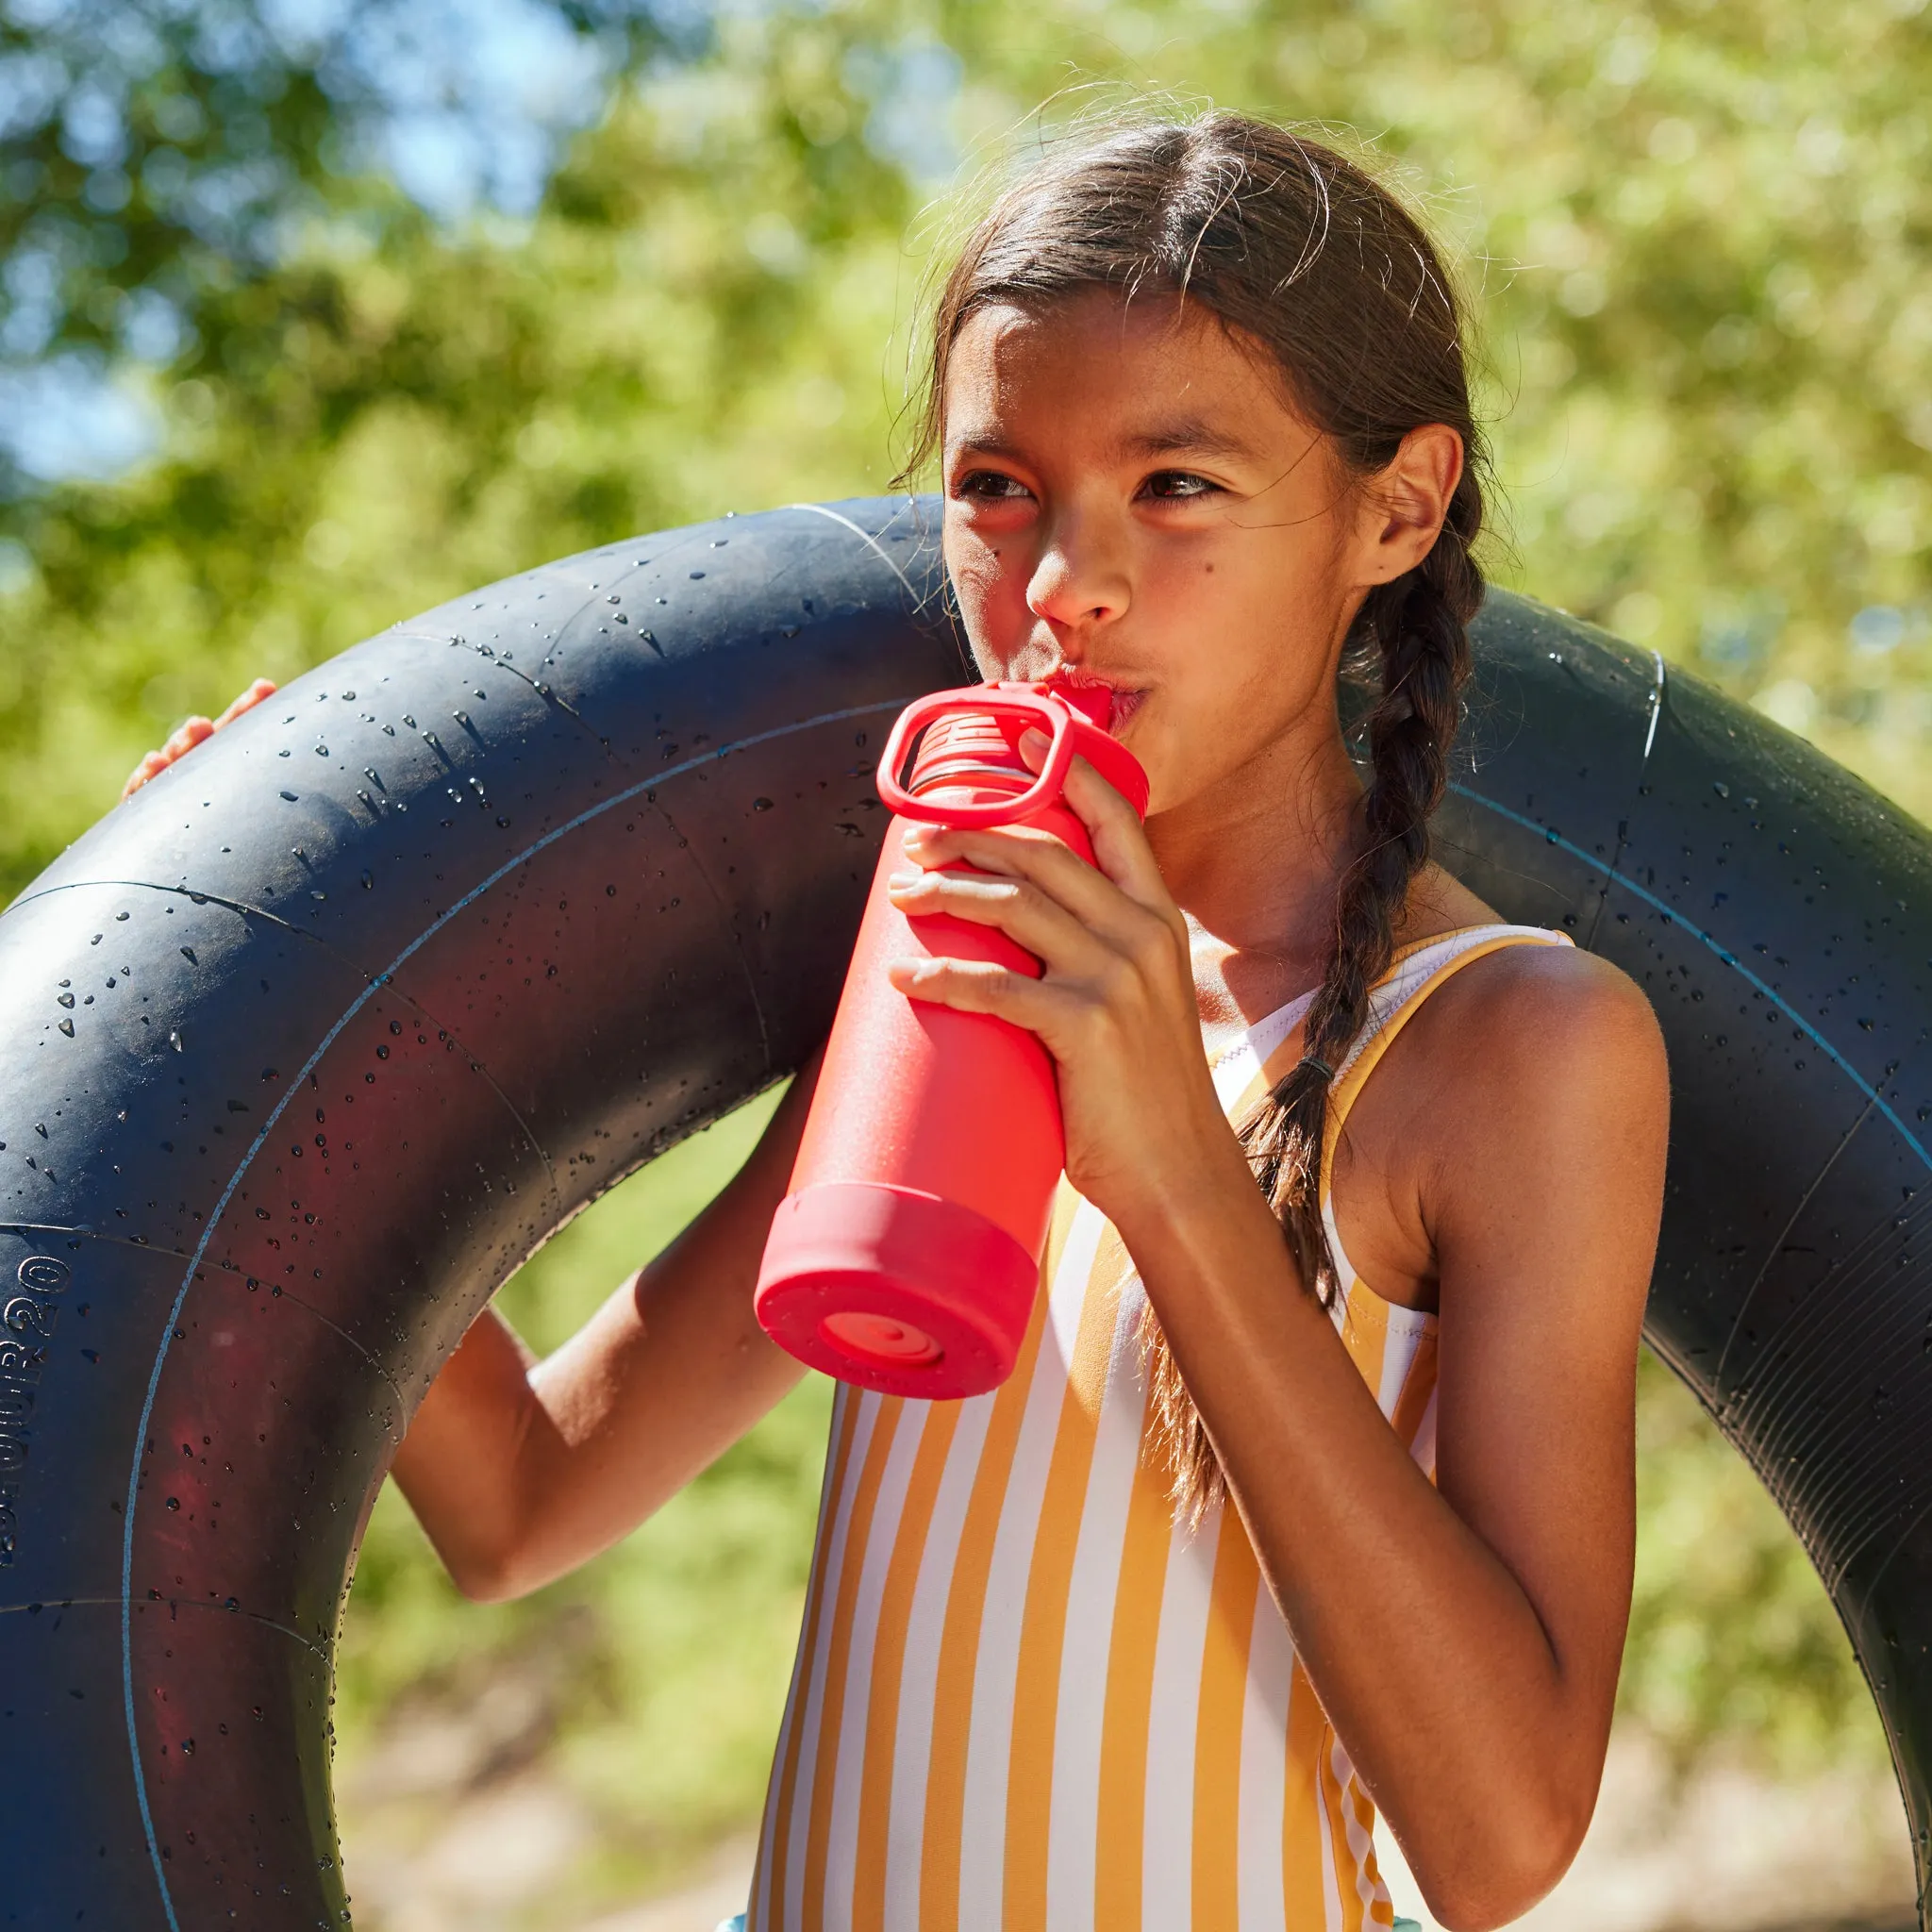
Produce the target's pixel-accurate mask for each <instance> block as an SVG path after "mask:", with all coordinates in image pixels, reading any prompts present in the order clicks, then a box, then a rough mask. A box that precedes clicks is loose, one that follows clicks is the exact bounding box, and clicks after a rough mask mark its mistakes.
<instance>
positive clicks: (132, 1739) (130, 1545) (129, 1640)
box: [121, 511, 912, 1932]
mask: <svg viewBox="0 0 1932 1932" xmlns="http://www.w3.org/2000/svg"><path fill="white" fill-rule="evenodd" d="M826 514H827V515H830V514H831V512H829V511H827V512H826ZM837 521H839V522H841V523H842V522H843V521H844V519H843V518H839V519H837ZM853 527H854V528H855V529H857V528H858V525H853ZM859 534H860V535H861V536H863V535H864V532H863V531H860V532H859ZM874 548H875V549H876V548H877V546H876V545H874ZM881 555H883V553H881ZM886 560H887V562H889V563H890V562H891V558H887V559H886ZM894 569H895V571H896V569H897V566H896V565H895V566H894ZM900 581H901V582H902V583H903V582H905V578H904V575H903V574H902V575H900ZM909 588H910V586H909V585H908V589H909ZM911 702H912V700H911V699H910V698H907V697H897V698H881V699H879V700H878V701H876V702H875V703H873V704H869V705H848V706H847V707H845V708H843V709H842V710H837V711H822V712H820V713H819V714H818V715H817V716H816V717H812V718H802V719H800V720H799V721H798V722H797V723H796V724H779V725H774V727H773V728H772V729H771V730H769V731H758V732H754V733H753V734H752V735H751V736H750V737H749V738H739V739H734V740H733V741H731V742H730V743H729V744H721V745H719V746H718V747H717V748H716V750H714V751H708V752H706V753H705V754H704V756H703V757H702V758H686V759H685V760H684V761H683V762H682V763H681V764H675V765H670V766H667V767H666V768H665V769H664V770H663V771H661V772H658V773H655V774H653V775H652V776H651V777H649V778H647V779H642V780H640V781H639V783H637V784H635V785H630V786H626V787H625V789H624V790H623V791H617V792H613V793H612V794H611V796H610V797H608V798H604V799H599V800H598V802H597V803H596V804H595V805H593V806H590V807H588V808H586V809H584V810H583V811H580V812H579V813H578V814H577V815H576V817H575V818H573V819H567V820H565V822H564V823H563V824H560V825H558V826H557V827H556V828H555V829H554V830H552V831H549V832H546V833H544V835H543V836H542V838H541V839H538V840H535V841H532V842H531V843H530V844H528V845H526V846H525V848H524V849H523V851H521V852H519V853H518V854H517V855H516V857H515V858H508V859H506V860H505V861H504V862H503V864H501V865H500V866H498V867H497V868H496V870H495V871H494V872H492V873H491V874H489V876H488V877H487V878H485V879H483V880H482V881H481V882H480V883H478V884H477V885H475V886H473V887H471V889H470V890H469V891H467V892H465V893H464V894H463V895H462V896H461V897H460V898H459V899H458V900H456V901H455V902H454V903H453V904H452V905H450V906H448V907H447V908H444V909H443V910H442V911H441V912H439V913H438V914H437V915H436V917H435V918H434V919H432V920H431V921H430V922H429V924H427V925H425V927H424V928H423V930H422V931H421V932H420V933H418V934H417V935H416V937H415V938H414V939H412V940H411V941H409V943H408V945H407V946H405V947H404V948H403V949H402V951H401V952H400V953H398V954H397V955H396V956H395V958H393V959H391V961H390V963H389V964H388V966H386V967H385V968H384V969H383V971H382V972H380V973H378V974H375V976H374V977H373V978H372V979H371V980H370V981H369V983H368V985H366V986H365V987H364V988H363V989H362V991H360V992H358V994H357V995H356V997H355V998H354V999H353V1000H351V1001H350V1003H349V1005H348V1008H347V1009H346V1010H345V1011H344V1012H343V1013H342V1015H341V1018H340V1019H338V1020H337V1021H336V1023H335V1024H334V1025H332V1026H331V1027H330V1028H329V1029H328V1031H327V1032H326V1033H325V1034H324V1035H323V1037H322V1040H321V1041H320V1042H319V1043H318V1044H317V1046H316V1048H315V1051H314V1052H313V1053H311V1054H310V1055H309V1056H308V1058H307V1059H306V1060H305V1061H304V1062H303V1063H302V1066H301V1068H300V1070H299V1071H298V1072H297V1073H296V1074H295V1077H294V1078H293V1079H292V1080H291V1081H290V1082H289V1084H288V1086H287V1087H286V1088H284V1089H283V1090H282V1097H281V1098H280V1099H279V1100H277V1101H276V1102H275V1107H274V1108H272V1109H271V1111H270V1113H269V1116H268V1118H267V1119H266V1120H265V1121H264V1122H263V1123H262V1125H261V1131H260V1132H259V1133H258V1134H257V1135H256V1137H255V1139H254V1140H253V1141H250V1142H249V1144H248V1151H247V1153H245V1154H244V1155H243V1156H242V1160H241V1164H240V1165H239V1166H238V1167H237V1168H236V1169H235V1172H234V1173H233V1174H231V1175H230V1176H229V1177H228V1184H227V1186H226V1187H225V1188H224V1189H223V1190H222V1193H221V1198H220V1200H218V1201H217V1202H216V1203H215V1208H214V1212H213V1213H212V1214H210V1215H209V1216H208V1224H207V1226H206V1227H205V1228H204V1229H203V1230H202V1236H201V1240H200V1241H197V1242H196V1243H195V1248H194V1253H193V1256H192V1257H191V1258H190V1260H189V1263H188V1267H187V1271H186V1272H185V1273H184V1274H183V1275H182V1277H181V1286H180V1289H179V1290H178V1291H176V1293H175V1304H174V1307H172V1308H170V1309H169V1311H168V1321H167V1325H166V1326H165V1327H164V1328H163V1329H162V1330H161V1340H160V1343H159V1346H158V1347H157V1349H156V1350H155V1360H154V1367H153V1369H152V1370H151V1371H150V1373H149V1374H148V1378H147V1393H146V1395H145V1397H144V1398H143V1399H142V1405H141V1422H140V1424H139V1425H138V1427H137V1428H136V1430H135V1436H134V1457H133V1460H132V1462H131V1463H130V1464H129V1467H128V1471H127V1513H126V1518H125V1523H124V1525H123V1528H122V1532H121V1702H122V1708H123V1713H124V1715H125V1720H126V1724H127V1756H128V1760H129V1763H130V1764H131V1766H132V1768H133V1772H134V1795H135V1798H136V1800H137V1801H138V1803H139V1807H140V1810H141V1828H142V1834H143V1836H144V1837H145V1838H146V1840H147V1852H148V1862H149V1863H150V1864H151V1865H152V1866H153V1867H154V1874H155V1884H156V1886H157V1888H158V1890H159V1891H160V1895H161V1909H162V1911H163V1912H164V1913H166V1915H167V1920H168V1928H169V1932H181V1922H180V1920H179V1919H178V1918H176V1916H175V1900H174V1897H173V1894H172V1893H171V1892H170V1891H169V1890H168V1874H167V1873H166V1872H165V1871H164V1870H163V1869H162V1861H161V1848H160V1843H159V1841H158V1840H157V1838H156V1837H155V1822H154V1813H153V1811H152V1809H151V1808H150V1807H149V1805H148V1799H147V1779H146V1777H145V1775H144V1774H142V1765H141V1742H140V1734H139V1732H138V1731H137V1730H136V1727H135V1721H134V1609H133V1597H134V1512H135V1507H136V1504H137V1502H138V1501H139V1497H140V1490H141V1459H142V1448H143V1445H144V1444H145V1443H146V1441H147V1429H148V1424H149V1422H150V1421H151V1420H152V1419H153V1416H154V1407H155V1397H156V1395H157V1394H158V1392H159V1390H160V1386H161V1368H162V1365H163V1364H164V1363H165V1362H166V1360H167V1356H168V1344H169V1343H170V1341H173V1339H174V1335H175V1324H176V1323H178V1322H179V1321H180V1319H181V1309H182V1307H183V1305H184V1304H185V1303H186V1302H187V1300H188V1291H189V1290H190V1289H191V1288H192V1286H193V1285H194V1276H195V1273H196V1271H197V1270H198V1269H199V1268H200V1266H201V1264H202V1260H203V1258H204V1257H205V1256H206V1255H207V1253H208V1243H209V1241H212V1240H213V1239H214V1233H215V1229H216V1228H217V1227H218V1226H220V1224H221V1220H222V1216H223V1215H224V1214H225V1212H226V1211H227V1207H228V1203H229V1201H230V1200H231V1199H233V1197H234V1193H235V1190H236V1189H237V1188H238V1187H240V1186H241V1184H242V1175H243V1174H246V1173H247V1172H248V1169H249V1165H250V1163H251V1162H253V1160H254V1159H255V1157H256V1156H257V1155H258V1154H259V1153H260V1152H261V1149H262V1146H263V1145H264V1143H265V1142H266V1141H267V1140H268V1137H269V1136H270V1134H272V1133H273V1132H274V1131H275V1124H276V1122H278V1121H279V1120H280V1119H281V1117H282V1112H283V1109H284V1108H287V1106H288V1105H289V1102H290V1101H291V1100H292V1099H293V1098H294V1097H295V1094H296V1093H297V1091H299V1090H300V1088H301V1085H302V1083H303V1081H304V1080H306V1079H307V1078H308V1075H309V1074H311V1073H313V1072H314V1070H315V1068H316V1067H317V1066H318V1065H319V1064H320V1062H321V1060H322V1058H323V1056H324V1055H325V1053H326V1052H327V1051H328V1050H329V1048H330V1047H331V1046H332V1045H334V1044H335V1041H336V1039H337V1037H338V1036H339V1035H340V1034H341V1030H342V1028H343V1027H345V1026H346V1025H347V1024H349V1022H350V1021H351V1020H353V1019H354V1018H355V1017H356V1015H357V1014H358V1012H360V1011H361V1010H362V1008H363V1007H364V1006H365V1005H367V1004H368V1002H369V1000H370V999H371V998H372V997H373V996H374V995H375V993H376V992H378V991H380V990H381V989H382V988H383V987H385V986H387V985H388V984H389V983H390V979H391V975H392V974H394V973H395V971H396V969H397V968H398V967H399V966H401V965H402V964H403V963H404V961H405V960H407V959H408V958H410V957H411V956H412V955H413V954H415V953H416V952H418V951H420V950H421V948H423V947H424V946H425V945H427V944H428V943H429V941H430V940H431V939H433V938H434V937H435V936H436V934H437V933H439V932H440V931H441V929H442V928H443V927H444V926H445V925H447V924H449V923H450V921H451V920H453V919H454V918H455V917H456V916H457V914H458V913H459V912H461V911H462V910H463V909H464V908H466V907H469V906H471V905H474V904H475V901H476V900H478V899H480V898H481V897H482V896H483V894H484V893H485V892H487V891H490V890H491V888H492V887H493V886H495V885H496V884H497V883H498V882H499V881H501V880H502V879H504V878H507V877H508V875H509V874H511V873H513V872H515V871H516V870H517V868H518V867H519V866H521V865H523V864H524V863H525V861H526V860H527V859H531V858H535V857H536V856H537V854H538V853H540V852H541V851H543V850H544V849H545V847H547V846H550V845H554V844H556V843H557V841H558V840H559V839H563V838H567V837H568V836H569V835H570V834H571V833H572V832H575V831H576V830H578V829H579V828H580V827H581V826H584V825H587V824H590V823H591V820H592V819H596V818H601V817H603V815H604V814H605V813H606V812H607V811H614V810H615V809H616V808H617V807H619V806H620V805H625V804H627V803H628V802H629V801H630V800H631V799H633V798H636V797H638V796H639V795H640V794H641V793H642V792H645V791H653V790H655V789H656V788H657V787H658V786H659V785H662V784H664V783H665V782H666V781H667V780H669V779H672V778H676V777H681V776H682V775H683V774H685V773H687V772H691V771H695V770H696V769H697V768H698V767H699V766H700V765H710V764H715V763H717V762H718V760H719V759H721V758H728V757H730V756H731V754H732V753H734V752H741V751H748V750H750V749H751V747H752V746H754V745H758V744H768V743H770V742H771V741H773V740H774V739H779V738H790V737H791V736H793V735H794V734H795V733H797V732H801V731H814V730H816V729H818V727H819V726H821V725H824V724H841V723H843V722H844V720H846V719H848V718H868V717H871V716H873V715H874V713H876V712H879V711H898V710H904V709H905V708H906V707H907V706H908V704H910V703H911ZM164 890H172V889H164Z"/></svg>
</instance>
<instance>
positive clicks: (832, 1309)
mask: <svg viewBox="0 0 1932 1932" xmlns="http://www.w3.org/2000/svg"><path fill="white" fill-rule="evenodd" d="M1039 1288H1040V1257H1039V1255H1038V1254H1037V1253H1029V1252H1028V1251H1027V1250H1026V1249H1025V1248H1024V1247H1023V1246H1022V1245H1021V1244H1020V1242H1018V1241H1015V1240H1014V1239H1013V1237H1012V1236H1011V1235H1010V1234H1008V1232H1007V1231H1006V1230H1005V1229H1004V1228H1002V1227H998V1226H996V1225H995V1224H993V1223H992V1222H991V1221H989V1220H988V1219H987V1218H986V1217H985V1216H984V1215H982V1214H979V1213H976V1212H975V1211H974V1209H972V1208H966V1207H962V1206H961V1205H960V1204H959V1203H958V1202H957V1201H947V1200H942V1199H941V1198H940V1197H939V1196H938V1195H937V1194H929V1193H925V1192H924V1191H921V1190H919V1189H915V1188H906V1187H900V1186H897V1185H895V1184H893V1183H891V1182H885V1181H823V1182H817V1183H814V1184H813V1185H811V1186H808V1187H806V1188H803V1189H801V1190H800V1191H798V1192H797V1193H795V1194H790V1195H788V1196H787V1197H786V1198H785V1200H784V1201H783V1202H782V1203H781V1204H780V1206H779V1208H778V1212H777V1214H776V1216H775V1217H774V1220H773V1223H772V1232H771V1236H770V1239H769V1240H768V1241H766V1243H765V1255H764V1261H763V1265H762V1266H761V1267H760V1268H759V1270H758V1294H757V1300H756V1306H757V1308H758V1323H759V1325H760V1326H761V1327H762V1328H763V1329H764V1331H765V1333H766V1334H767V1335H769V1336H770V1337H771V1338H772V1340H773V1341H775V1342H777V1343H778V1345H779V1346H780V1347H781V1348H784V1349H787V1350H789V1351H790V1352H791V1354H792V1355H795V1356H796V1357H798V1358H799V1360H801V1361H804V1362H809V1363H810V1364H811V1366H812V1367H813V1368H815V1369H821V1370H823V1371H824V1373H825V1374H828V1375H836V1376H837V1377H838V1378H839V1379H840V1380H841V1382H854V1383H857V1384H858V1386H859V1387H860V1388H863V1389H876V1390H878V1391H880V1392H881V1393H883V1394H888V1395H912V1396H917V1397H919V1398H921V1399H922V1400H924V1401H928V1402H936V1401H945V1400H958V1398H960V1397H962V1396H967V1395H977V1394H979V1393H981V1392H982V1391H985V1390H988V1389H994V1388H997V1387H998V1386H999V1384H1000V1383H1001V1382H1003V1381H1005V1380H1006V1378H1007V1376H1008V1374H1009V1373H1010V1372H1011V1370H1012V1367H1013V1362H1014V1359H1015V1357H1017V1356H1018V1354H1019V1352H1020V1343H1021V1341H1022V1340H1023V1339H1024V1336H1025V1333H1026V1324H1027V1319H1028V1317H1029V1316H1030V1315H1031V1313H1032V1311H1033V1304H1034V1300H1035V1297H1036V1295H1037V1294H1038V1292H1039Z"/></svg>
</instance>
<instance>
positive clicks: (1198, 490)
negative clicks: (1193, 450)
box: [1141, 470, 1219, 503]
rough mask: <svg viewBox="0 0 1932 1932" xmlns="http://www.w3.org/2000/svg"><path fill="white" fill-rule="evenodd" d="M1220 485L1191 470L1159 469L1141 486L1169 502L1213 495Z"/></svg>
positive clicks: (1148, 492) (1149, 494) (1149, 492)
mask: <svg viewBox="0 0 1932 1932" xmlns="http://www.w3.org/2000/svg"><path fill="white" fill-rule="evenodd" d="M1218 487H1219V486H1218V485H1216V484H1213V483H1210V482H1208V479H1207V477H1205V476H1197V475H1194V473H1193V472H1192V471H1191V470H1157V471H1155V473H1154V474H1153V475H1151V476H1149V477H1148V479H1147V480H1146V482H1144V483H1143V484H1141V491H1143V492H1144V493H1145V494H1146V495H1148V496H1154V497H1158V498H1159V499H1161V500H1162V501H1163V502H1167V503H1176V502H1186V501H1187V500H1188V499H1189V498H1191V497H1196V496H1208V495H1211V494H1212V493H1213V491H1215V490H1216V489H1217V488H1218Z"/></svg>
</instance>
